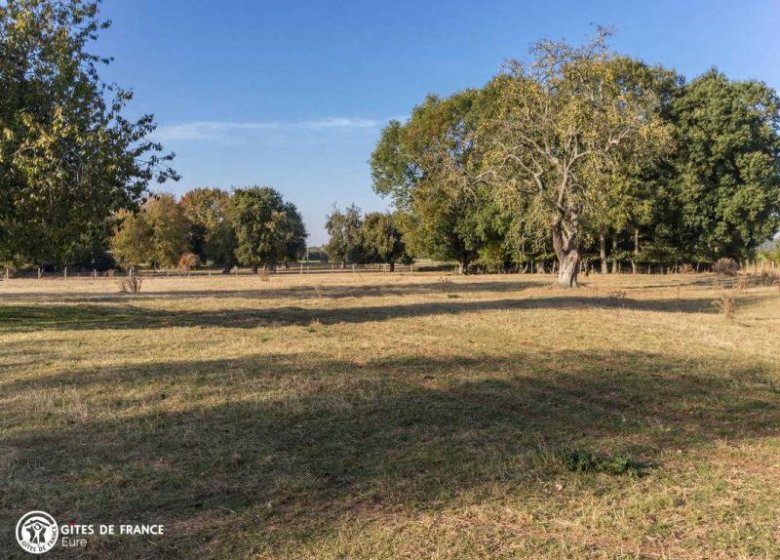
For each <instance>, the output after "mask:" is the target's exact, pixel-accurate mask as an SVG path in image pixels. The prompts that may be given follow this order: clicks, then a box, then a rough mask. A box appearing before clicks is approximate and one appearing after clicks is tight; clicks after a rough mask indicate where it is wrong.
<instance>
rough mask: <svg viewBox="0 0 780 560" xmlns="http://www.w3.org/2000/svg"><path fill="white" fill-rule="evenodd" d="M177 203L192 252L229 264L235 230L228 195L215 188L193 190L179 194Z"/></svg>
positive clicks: (202, 257) (231, 259)
mask: <svg viewBox="0 0 780 560" xmlns="http://www.w3.org/2000/svg"><path fill="white" fill-rule="evenodd" d="M179 205H180V206H181V208H182V212H183V213H184V217H185V218H186V219H187V223H188V228H189V234H188V237H189V242H190V248H191V250H192V252H194V253H195V254H196V255H198V257H200V259H201V261H202V262H210V263H212V264H215V265H218V266H222V267H225V268H230V267H232V266H233V265H234V264H235V262H234V261H235V258H234V256H233V254H234V251H235V233H234V230H233V224H232V221H231V199H230V194H229V193H227V192H225V191H223V190H221V189H217V188H198V189H193V190H191V191H189V192H187V193H186V194H185V195H184V196H182V197H181V200H180V201H179Z"/></svg>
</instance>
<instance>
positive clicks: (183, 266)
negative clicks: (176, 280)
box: [176, 253, 200, 271]
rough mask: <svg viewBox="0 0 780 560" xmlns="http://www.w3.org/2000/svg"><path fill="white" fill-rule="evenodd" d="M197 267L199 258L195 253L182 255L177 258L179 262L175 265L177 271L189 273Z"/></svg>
mask: <svg viewBox="0 0 780 560" xmlns="http://www.w3.org/2000/svg"><path fill="white" fill-rule="evenodd" d="M197 266H200V257H199V256H198V255H196V254H195V253H184V254H183V255H182V256H180V257H179V262H178V263H177V264H176V267H177V268H178V269H179V270H186V271H190V270H192V269H193V268H195V267H197Z"/></svg>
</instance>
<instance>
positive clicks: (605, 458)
mask: <svg viewBox="0 0 780 560" xmlns="http://www.w3.org/2000/svg"><path fill="white" fill-rule="evenodd" d="M559 458H560V461H561V463H563V466H564V468H565V469H566V470H569V471H572V472H597V473H605V474H613V475H620V474H628V475H633V476H642V475H643V474H644V469H645V468H646V465H643V464H642V463H638V462H636V461H634V460H632V459H630V458H629V457H626V456H623V455H607V454H605V453H591V452H590V451H584V450H582V449H571V450H567V451H563V452H562V453H560V454H559Z"/></svg>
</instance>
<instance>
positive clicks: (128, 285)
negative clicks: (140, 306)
mask: <svg viewBox="0 0 780 560" xmlns="http://www.w3.org/2000/svg"><path fill="white" fill-rule="evenodd" d="M143 283H144V280H143V278H141V277H140V276H136V275H135V274H132V273H131V274H130V275H129V276H127V277H126V278H120V279H119V280H117V283H116V284H117V286H119V291H120V292H122V293H130V294H136V293H138V292H140V291H141V285H142V284H143Z"/></svg>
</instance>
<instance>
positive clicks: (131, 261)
mask: <svg viewBox="0 0 780 560" xmlns="http://www.w3.org/2000/svg"><path fill="white" fill-rule="evenodd" d="M115 223H116V225H115V229H114V235H113V236H112V238H111V250H112V252H113V256H114V259H116V261H117V262H118V263H120V264H122V265H123V266H126V267H136V266H140V265H142V264H144V263H147V262H149V248H150V247H151V245H152V236H153V232H152V227H151V225H150V224H149V220H148V219H147V216H146V213H144V212H143V211H140V212H132V211H130V210H120V211H119V212H117V214H116V216H115Z"/></svg>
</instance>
